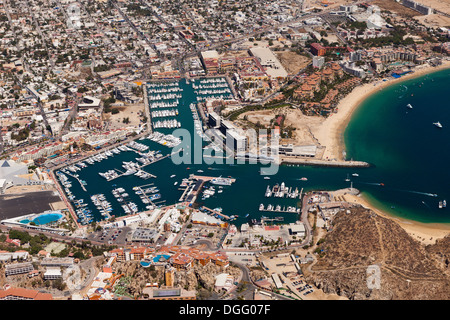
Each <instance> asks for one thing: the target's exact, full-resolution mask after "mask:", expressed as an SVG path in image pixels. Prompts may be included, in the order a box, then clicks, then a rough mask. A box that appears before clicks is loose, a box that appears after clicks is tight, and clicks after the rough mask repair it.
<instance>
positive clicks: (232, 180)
mask: <svg viewBox="0 0 450 320" xmlns="http://www.w3.org/2000/svg"><path fill="white" fill-rule="evenodd" d="M189 178H191V179H194V180H203V181H205V182H209V181H211V180H213V179H217V178H218V177H209V176H198V175H195V174H191V175H190V176H189ZM226 179H230V182H231V183H234V182H236V179H234V178H226Z"/></svg>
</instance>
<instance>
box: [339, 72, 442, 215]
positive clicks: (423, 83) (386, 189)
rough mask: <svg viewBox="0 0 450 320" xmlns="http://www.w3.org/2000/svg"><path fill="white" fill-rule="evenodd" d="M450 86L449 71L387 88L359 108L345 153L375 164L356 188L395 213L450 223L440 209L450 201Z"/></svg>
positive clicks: (383, 207) (355, 183)
mask: <svg viewBox="0 0 450 320" xmlns="http://www.w3.org/2000/svg"><path fill="white" fill-rule="evenodd" d="M448 88H450V70H443V71H440V72H436V73H433V74H430V75H427V76H423V77H420V78H416V79H411V80H407V81H404V82H402V83H401V84H396V85H393V86H391V87H388V88H385V89H383V90H381V91H380V92H378V93H377V94H375V95H372V96H371V97H370V98H369V99H367V100H366V101H365V102H364V103H363V104H362V105H361V106H360V107H359V109H358V110H357V111H356V112H355V113H354V115H353V117H352V120H351V122H350V123H349V125H348V127H347V129H346V131H345V134H344V138H345V144H346V151H347V157H349V158H353V159H358V160H362V161H368V162H370V163H373V164H374V165H375V167H373V168H370V169H368V170H366V171H365V172H364V173H362V174H361V175H360V176H359V177H357V178H355V179H354V186H355V187H356V188H358V189H361V190H362V191H363V192H364V194H366V195H367V196H368V198H369V200H370V201H371V202H372V203H374V204H376V205H377V206H378V207H381V208H382V209H384V210H386V211H389V212H390V213H391V214H393V215H396V216H399V217H402V218H407V219H412V220H417V221H422V222H450V212H449V209H439V207H438V203H439V201H440V200H443V199H446V200H447V201H448V200H449V199H450V189H449V184H448V182H449V181H450V180H449V179H450V172H449V170H448V164H449V163H450V141H449V137H450V134H449V132H450V131H449V130H450V104H449V102H448ZM407 104H411V105H412V106H413V109H408V108H407ZM437 121H439V122H440V123H441V124H442V125H443V128H441V129H440V128H437V127H436V126H434V125H433V123H434V122H437ZM381 182H382V183H384V186H380V185H376V184H374V183H381ZM371 183H372V184H371ZM435 195H437V196H435ZM391 207H395V208H391Z"/></svg>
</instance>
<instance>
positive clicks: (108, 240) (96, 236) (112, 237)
mask: <svg viewBox="0 0 450 320" xmlns="http://www.w3.org/2000/svg"><path fill="white" fill-rule="evenodd" d="M129 231H130V228H127V227H124V228H113V229H105V230H102V231H98V232H94V233H92V234H90V235H89V236H88V239H89V240H93V241H99V242H103V243H105V244H110V245H113V244H124V243H125V242H126V238H127V233H128V232H129Z"/></svg>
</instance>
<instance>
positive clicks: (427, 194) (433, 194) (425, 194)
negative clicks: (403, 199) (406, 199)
mask: <svg viewBox="0 0 450 320" xmlns="http://www.w3.org/2000/svg"><path fill="white" fill-rule="evenodd" d="M397 190H398V191H403V192H410V193H415V194H422V195H424V196H429V197H437V196H438V195H437V194H435V193H428V192H420V191H414V190H401V189H397Z"/></svg>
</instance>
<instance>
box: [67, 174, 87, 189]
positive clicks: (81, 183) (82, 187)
mask: <svg viewBox="0 0 450 320" xmlns="http://www.w3.org/2000/svg"><path fill="white" fill-rule="evenodd" d="M65 173H66V174H68V175H69V176H71V177H72V178H74V179H76V180H77V181H78V182H79V183H80V186H81V189H83V191H86V192H87V190H86V188H85V187H84V183H83V182H82V181H81V180H80V179H79V178H78V177H77V176H75V175H73V174H71V173H70V172H68V171H66V172H65Z"/></svg>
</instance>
